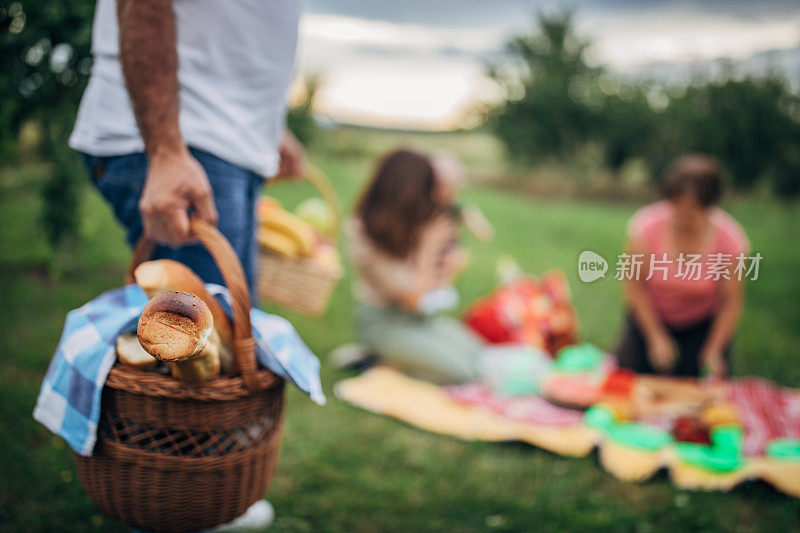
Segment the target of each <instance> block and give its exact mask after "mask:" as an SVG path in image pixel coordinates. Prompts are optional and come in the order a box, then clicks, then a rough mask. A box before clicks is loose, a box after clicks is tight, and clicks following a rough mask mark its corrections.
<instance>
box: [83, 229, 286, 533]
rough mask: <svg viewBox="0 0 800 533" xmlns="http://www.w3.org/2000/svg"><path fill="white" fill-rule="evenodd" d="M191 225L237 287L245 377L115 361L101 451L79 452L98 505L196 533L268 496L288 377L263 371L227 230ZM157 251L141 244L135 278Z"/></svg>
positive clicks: (238, 343) (127, 519) (127, 520)
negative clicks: (196, 379)
mask: <svg viewBox="0 0 800 533" xmlns="http://www.w3.org/2000/svg"><path fill="white" fill-rule="evenodd" d="M191 230H192V233H193V235H194V236H195V237H196V238H197V239H198V240H199V241H200V242H201V243H202V244H203V245H204V246H205V247H206V249H207V250H208V251H209V252H210V254H211V256H212V257H213V258H214V260H215V262H216V264H217V266H218V267H219V269H220V271H221V272H222V276H223V278H224V279H225V283H226V285H227V286H228V288H229V289H230V292H231V297H232V300H233V306H232V307H233V317H234V320H233V329H234V344H235V346H234V362H233V366H234V374H235V375H232V376H221V377H218V378H215V379H212V380H210V381H206V382H205V383H202V384H198V385H190V384H187V383H186V382H184V381H181V380H179V379H176V378H173V377H170V376H165V375H161V374H158V373H155V372H144V371H141V370H136V369H131V368H127V367H125V366H122V365H119V364H117V365H115V366H114V367H112V369H111V372H110V373H109V374H108V378H107V380H106V383H105V387H104V388H103V397H102V411H101V416H100V424H99V427H98V435H97V436H98V440H97V445H96V446H95V449H94V453H93V455H91V456H90V457H83V456H80V455H76V461H77V471H78V477H79V479H80V480H81V484H82V485H83V488H84V489H85V490H86V493H87V494H88V495H89V497H90V498H91V499H92V500H93V501H94V502H95V503H96V504H97V506H98V507H100V509H102V510H103V511H104V512H105V513H106V514H108V515H109V516H111V517H113V518H115V519H117V520H119V521H121V522H123V523H124V524H126V525H128V526H131V527H134V528H139V529H144V530H147V531H193V530H194V531H196V530H199V529H205V528H210V527H213V526H216V525H219V524H223V523H225V522H228V521H230V520H232V519H234V518H236V517H237V516H240V515H241V514H242V513H244V512H245V511H246V510H247V508H248V507H249V506H250V505H252V504H253V503H255V502H256V501H258V500H259V499H260V498H262V497H263V496H264V494H265V493H266V491H267V487H268V486H269V483H270V480H271V478H272V474H273V471H274V469H275V464H276V462H277V457H278V447H279V443H280V433H281V427H282V421H283V386H284V382H283V380H282V379H281V378H279V377H278V376H276V375H275V374H273V373H272V372H270V371H268V370H260V369H258V368H257V362H256V356H255V342H254V340H253V337H252V331H251V326H250V296H249V293H248V289H247V283H246V281H245V277H244V272H243V271H242V267H241V265H240V263H239V260H238V258H237V256H236V254H235V252H234V251H233V249H232V248H231V246H230V244H229V243H228V241H227V240H226V239H225V237H224V236H223V235H222V234H221V233H219V231H217V229H215V228H214V227H212V226H210V225H209V224H206V223H204V222H201V221H198V220H193V221H192V223H191ZM152 250H153V245H152V243H150V242H149V241H147V240H144V239H143V240H142V241H140V243H139V244H138V245H137V247H136V249H135V250H134V254H133V258H132V260H131V268H130V271H129V273H128V278H127V281H128V282H132V279H133V278H132V273H133V270H134V269H135V268H136V266H137V265H139V263H141V262H142V261H144V260H146V259H148V258H149V257H150V255H151V254H152Z"/></svg>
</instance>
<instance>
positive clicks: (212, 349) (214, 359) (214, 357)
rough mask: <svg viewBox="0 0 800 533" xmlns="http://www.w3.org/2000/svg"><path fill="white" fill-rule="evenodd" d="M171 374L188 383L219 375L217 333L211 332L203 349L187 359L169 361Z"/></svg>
mask: <svg viewBox="0 0 800 533" xmlns="http://www.w3.org/2000/svg"><path fill="white" fill-rule="evenodd" d="M169 366H170V370H171V371H172V375H173V376H175V377H176V378H179V379H182V380H184V381H186V382H189V383H199V382H201V381H206V380H208V379H211V378H215V377H217V376H219V373H220V360H219V335H218V334H217V332H216V331H213V330H212V332H211V335H210V336H209V338H208V343H206V347H205V348H203V351H202V352H200V354H199V355H198V356H197V357H195V358H194V359H190V360H188V361H178V362H175V363H170V364H169Z"/></svg>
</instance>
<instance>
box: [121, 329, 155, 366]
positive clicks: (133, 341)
mask: <svg viewBox="0 0 800 533" xmlns="http://www.w3.org/2000/svg"><path fill="white" fill-rule="evenodd" d="M117 358H118V359H119V362H120V363H122V364H124V365H128V366H133V367H136V368H152V367H154V366H156V364H157V363H158V361H157V360H156V359H155V358H154V357H153V356H152V355H150V354H149V353H147V352H146V351H144V348H142V345H141V344H139V339H138V338H137V337H136V334H135V333H126V334H124V335H120V336H119V337H117Z"/></svg>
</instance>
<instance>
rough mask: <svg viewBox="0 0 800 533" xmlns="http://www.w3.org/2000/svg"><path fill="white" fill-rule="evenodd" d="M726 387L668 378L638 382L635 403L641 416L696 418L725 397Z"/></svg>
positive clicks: (693, 380)
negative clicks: (684, 416)
mask: <svg viewBox="0 0 800 533" xmlns="http://www.w3.org/2000/svg"><path fill="white" fill-rule="evenodd" d="M725 390H726V388H725V385H712V384H707V383H703V384H701V383H700V382H698V380H696V379H687V378H673V377H665V376H644V375H640V376H638V377H637V378H636V382H635V383H634V386H633V394H632V400H633V403H634V406H635V407H636V411H637V412H638V413H639V415H640V416H650V415H672V416H680V415H688V416H695V415H696V414H697V413H699V412H700V410H701V409H702V408H703V407H704V406H706V405H709V404H711V403H714V402H717V401H720V400H721V399H722V398H724V396H725Z"/></svg>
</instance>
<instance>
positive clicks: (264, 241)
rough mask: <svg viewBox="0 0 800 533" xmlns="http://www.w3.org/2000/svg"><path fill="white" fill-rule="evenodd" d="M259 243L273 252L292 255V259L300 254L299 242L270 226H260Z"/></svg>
mask: <svg viewBox="0 0 800 533" xmlns="http://www.w3.org/2000/svg"><path fill="white" fill-rule="evenodd" d="M258 243H259V244H260V245H261V246H263V247H264V248H266V249H267V250H271V251H273V252H277V253H279V254H281V255H285V256H287V257H291V258H292V259H294V258H296V257H299V256H300V250H299V249H298V248H297V243H296V242H295V240H294V239H292V238H291V237H289V236H288V235H286V234H285V233H281V232H279V231H275V230H272V229H269V228H265V227H263V226H262V227H260V228H258Z"/></svg>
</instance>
